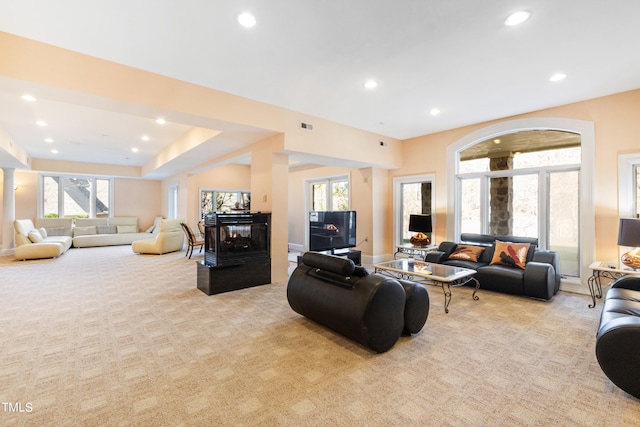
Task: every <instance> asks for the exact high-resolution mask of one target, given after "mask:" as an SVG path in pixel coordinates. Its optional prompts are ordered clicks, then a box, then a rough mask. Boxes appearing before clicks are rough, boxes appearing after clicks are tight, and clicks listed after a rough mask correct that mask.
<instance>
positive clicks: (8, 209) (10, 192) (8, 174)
mask: <svg viewBox="0 0 640 427" xmlns="http://www.w3.org/2000/svg"><path fill="white" fill-rule="evenodd" d="M14 172H15V169H13V168H2V173H3V184H2V252H7V251H9V250H12V249H13V246H14V243H15V242H14V234H13V221H14V220H15V219H16V190H15V184H14V182H15V181H14V179H13V174H14Z"/></svg>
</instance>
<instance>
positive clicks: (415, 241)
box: [409, 215, 432, 246]
mask: <svg viewBox="0 0 640 427" xmlns="http://www.w3.org/2000/svg"><path fill="white" fill-rule="evenodd" d="M409 231H417V233H416V234H414V235H413V236H411V239H410V240H409V241H410V242H411V244H412V245H415V246H427V245H429V244H431V238H430V237H429V236H427V235H426V234H424V233H431V231H432V229H431V215H409Z"/></svg>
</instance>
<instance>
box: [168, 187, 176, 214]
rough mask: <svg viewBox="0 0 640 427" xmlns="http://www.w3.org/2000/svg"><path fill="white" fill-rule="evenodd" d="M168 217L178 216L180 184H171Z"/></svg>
mask: <svg viewBox="0 0 640 427" xmlns="http://www.w3.org/2000/svg"><path fill="white" fill-rule="evenodd" d="M167 205H168V212H167V218H171V219H175V218H178V184H173V185H170V186H169V195H168V203H167Z"/></svg>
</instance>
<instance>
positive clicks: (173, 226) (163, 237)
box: [131, 219, 184, 255]
mask: <svg viewBox="0 0 640 427" xmlns="http://www.w3.org/2000/svg"><path fill="white" fill-rule="evenodd" d="M182 221H183V220H181V219H163V220H162V221H161V222H160V232H159V233H158V234H157V235H156V236H155V238H153V239H145V240H136V241H135V242H133V243H132V244H131V249H132V250H133V252H135V253H139V254H157V255H160V254H166V253H168V252H175V251H180V250H182V247H183V246H184V233H183V231H182V226H181V225H180V223H181V222H182Z"/></svg>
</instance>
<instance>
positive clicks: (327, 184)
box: [309, 176, 350, 211]
mask: <svg viewBox="0 0 640 427" xmlns="http://www.w3.org/2000/svg"><path fill="white" fill-rule="evenodd" d="M309 194H310V197H309V201H310V206H309V209H310V210H311V211H347V210H349V206H350V200H349V178H348V177H347V176H338V177H331V178H324V179H319V180H312V181H309Z"/></svg>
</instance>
